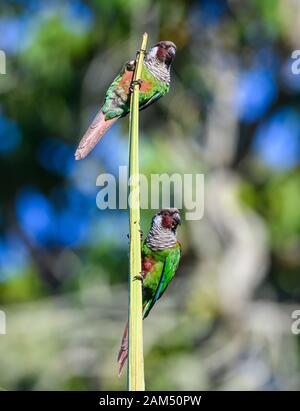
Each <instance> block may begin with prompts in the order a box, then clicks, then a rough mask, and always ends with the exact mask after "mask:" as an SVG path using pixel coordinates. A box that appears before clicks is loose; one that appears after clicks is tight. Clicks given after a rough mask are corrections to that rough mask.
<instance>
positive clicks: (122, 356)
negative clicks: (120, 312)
mask: <svg viewBox="0 0 300 411" xmlns="http://www.w3.org/2000/svg"><path fill="white" fill-rule="evenodd" d="M127 357H128V321H126V324H125V329H124V333H123V337H122V342H121V347H120V351H119V354H118V364H119V377H121V375H122V371H123V368H124V366H125V364H126V360H127Z"/></svg>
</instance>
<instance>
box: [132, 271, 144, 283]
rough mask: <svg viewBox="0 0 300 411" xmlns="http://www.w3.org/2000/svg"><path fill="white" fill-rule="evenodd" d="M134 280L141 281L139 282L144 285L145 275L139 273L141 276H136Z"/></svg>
mask: <svg viewBox="0 0 300 411" xmlns="http://www.w3.org/2000/svg"><path fill="white" fill-rule="evenodd" d="M133 280H139V281H141V282H142V285H143V284H144V277H143V273H139V274H137V275H135V276H134V277H133Z"/></svg>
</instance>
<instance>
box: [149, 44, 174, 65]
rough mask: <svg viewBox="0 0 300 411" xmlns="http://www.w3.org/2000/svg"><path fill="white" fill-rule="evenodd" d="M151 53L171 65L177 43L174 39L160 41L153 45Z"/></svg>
mask: <svg viewBox="0 0 300 411" xmlns="http://www.w3.org/2000/svg"><path fill="white" fill-rule="evenodd" d="M150 54H151V55H153V56H155V57H156V58H157V59H158V60H159V61H161V62H162V63H165V64H166V65H168V66H169V65H170V64H171V63H172V61H173V60H174V58H175V55H176V45H175V44H174V43H173V42H172V41H159V42H158V43H157V44H155V46H154V47H152V49H151V50H150Z"/></svg>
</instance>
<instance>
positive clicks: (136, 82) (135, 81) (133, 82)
mask: <svg viewBox="0 0 300 411" xmlns="http://www.w3.org/2000/svg"><path fill="white" fill-rule="evenodd" d="M143 82H144V80H133V81H132V82H131V85H130V87H129V91H130V93H133V88H134V86H135V85H136V84H138V85H139V88H141V86H142V84H143Z"/></svg>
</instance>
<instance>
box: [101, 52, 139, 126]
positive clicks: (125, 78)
mask: <svg viewBox="0 0 300 411" xmlns="http://www.w3.org/2000/svg"><path fill="white" fill-rule="evenodd" d="M134 68H135V61H134V60H131V61H128V62H127V63H125V64H124V66H123V68H122V70H121V71H120V73H119V74H118V75H117V77H116V78H115V79H114V80H113V82H112V83H111V85H110V86H109V88H108V90H107V92H106V96H105V100H104V104H103V106H102V112H103V113H104V114H105V118H106V119H107V120H108V119H111V118H114V117H122V116H124V115H126V114H127V113H128V111H129V88H130V85H131V82H132V78H133V74H134Z"/></svg>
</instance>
